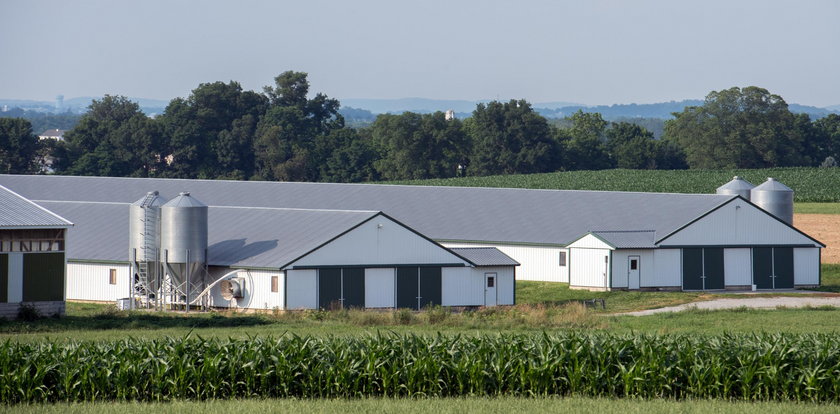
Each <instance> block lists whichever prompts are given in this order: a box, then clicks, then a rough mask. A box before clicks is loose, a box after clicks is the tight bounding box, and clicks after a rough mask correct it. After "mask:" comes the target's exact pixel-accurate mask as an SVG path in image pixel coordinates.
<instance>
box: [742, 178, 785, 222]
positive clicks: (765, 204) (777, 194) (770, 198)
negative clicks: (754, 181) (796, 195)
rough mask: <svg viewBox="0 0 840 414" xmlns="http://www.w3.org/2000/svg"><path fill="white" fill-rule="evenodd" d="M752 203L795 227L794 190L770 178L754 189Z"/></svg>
mask: <svg viewBox="0 0 840 414" xmlns="http://www.w3.org/2000/svg"><path fill="white" fill-rule="evenodd" d="M751 196H752V202H753V203H755V204H756V205H757V206H759V207H761V208H763V209H764V210H766V211H767V212H768V213H770V214H772V215H774V216H776V217H778V218H779V219H780V220H782V221H784V222H785V223H788V224H790V225H793V190H791V189H790V187H788V186H786V185H784V184H782V183H780V182H778V181H776V179H775V178H772V177H770V178H768V179H767V181H765V182H764V183H762V184H761V185H759V186H757V187H755V188H753V189H752V192H751Z"/></svg>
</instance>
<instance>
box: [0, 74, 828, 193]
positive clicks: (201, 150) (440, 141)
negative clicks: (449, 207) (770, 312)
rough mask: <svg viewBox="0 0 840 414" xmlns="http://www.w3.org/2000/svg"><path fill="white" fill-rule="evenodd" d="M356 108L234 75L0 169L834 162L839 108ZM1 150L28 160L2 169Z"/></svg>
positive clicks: (314, 176) (191, 173)
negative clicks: (256, 86) (648, 113)
mask: <svg viewBox="0 0 840 414" xmlns="http://www.w3.org/2000/svg"><path fill="white" fill-rule="evenodd" d="M441 109H445V108H441ZM359 112H360V111H358V110H352V108H351V109H346V108H345V109H344V110H340V103H339V101H338V100H336V99H334V98H330V97H328V96H327V95H325V94H322V93H315V94H314V96H313V94H312V93H310V85H309V81H308V80H307V74H306V73H302V72H293V71H288V72H284V73H282V74H280V75H278V76H277V77H276V78H275V79H274V84H273V85H271V86H266V87H265V88H264V89H263V91H262V92H254V91H244V90H242V87H241V86H240V84H239V83H237V82H233V81H231V82H228V83H224V82H213V83H204V84H201V85H199V86H198V87H197V88H196V89H194V90H193V91H192V92H191V94H190V95H189V96H188V97H186V98H176V99H173V100H172V101H171V102H170V103H169V105H168V106H167V107H166V109H165V111H164V112H163V113H162V114H161V115H160V116H158V117H156V118H149V117H147V116H146V115H145V114H143V112H142V111H141V110H140V107H139V106H138V104H137V103H135V102H131V101H130V100H128V99H127V98H125V97H121V96H107V95H106V96H105V97H104V98H102V99H98V100H94V101H93V102H92V103H91V105H90V107H89V109H88V112H87V113H85V114H84V115H82V116H81V118H80V119H79V120H78V123H77V124H75V126H74V127H73V128H72V129H71V130H69V131H68V132H67V133H66V135H65V137H66V142H54V141H51V140H45V141H43V142H37V143H36V147H35V150H34V153H33V150H32V149H31V148H29V147H21V146H14V145H8V146H5V147H4V150H5V152H4V153H3V154H0V156H3V157H4V159H3V160H5V161H6V162H7V167H6V168H5V171H7V172H19V173H32V172H39V171H40V172H55V173H58V174H74V175H100V176H135V177H173V178H208V179H216V178H224V179H238V180H246V179H252V180H283V181H333V182H336V181H337V182H358V181H376V180H381V179H385V180H406V179H428V178H447V177H455V176H487V175H495V174H528V173H542V172H553V171H575V170H602V169H612V168H627V169H660V170H671V169H685V168H693V169H710V168H763V167H786V166H823V167H836V166H837V165H838V160H840V132H838V131H840V116H837V115H829V116H826V117H823V118H820V119H818V120H816V121H812V120H811V119H810V118H809V116H808V115H806V114H793V113H792V112H791V111H790V110H789V108H788V105H787V103H786V102H785V101H784V100H783V99H782V98H781V97H780V96H778V95H773V94H771V93H770V92H768V91H767V90H765V89H762V88H758V87H747V88H743V89H741V88H731V89H727V90H723V91H713V92H711V93H710V94H709V95H708V96H707V97H706V100H705V101H703V102H702V105H699V106H691V107H687V108H685V109H684V110H683V112H681V113H675V114H674V116H675V119H673V120H670V121H667V122H666V123H665V126H664V133H663V134H662V137H661V138H662V139H657V138H656V137H655V136H654V134H653V133H651V132H650V131H649V130H648V129H646V128H645V127H643V125H649V124H650V123H649V122H644V120H641V119H640V120H623V121H617V122H608V121H606V120H604V119H603V117H602V116H601V114H599V113H593V112H591V111H589V112H584V111H582V110H578V111H577V112H576V113H574V114H572V115H571V116H569V117H567V118H565V119H563V120H561V121H559V122H552V123H549V122H548V121H547V120H546V119H545V118H544V117H543V116H542V115H540V113H539V112H537V111H536V110H535V109H534V108H532V107H531V104H529V103H528V102H526V101H524V100H511V101H508V102H498V101H493V102H489V103H482V104H478V105H477V106H476V109H475V111H473V113H472V114H471V116H469V117H468V118H467V119H465V120H463V121H461V120H458V119H451V118H448V117H447V116H446V115H445V114H444V113H443V112H435V113H431V114H417V113H412V112H406V113H402V114H382V115H379V116H377V117H376V118H375V119H373V120H370V119H366V120H364V122H362V123H359V122H356V121H358V119H356V118H352V119H354V120H355V121H352V123H353V124H354V125H357V126H359V125H362V126H363V127H359V128H350V127H348V126H346V124H345V118H344V115H343V114H342V113H346V114H348V115H349V116H351V117H359V116H360V114H359ZM4 121H5V122H7V123H8V122H11V121H14V122H26V121H22V120H12V119H8V118H7V119H5V120H4ZM651 127H652V128H653V127H655V129H657V130H658V129H659V127H661V125H653V126H651ZM23 129H25V128H23ZM15 130H16V131H17V130H21V128H20V127H18V128H17V129H15ZM8 131H9V128H0V141H2V142H7V141H8V142H13V141H14V139H17V138H14V137H13V136H12V135H10V133H9V132H8ZM15 134H17V132H15ZM30 135H31V134H30ZM33 154H34V155H33ZM12 159H17V160H33V162H29V163H24V164H26V165H22V164H21V163H20V162H17V161H16V166H14V167H12V166H10V164H8V163H9V162H10V161H9V160H12ZM3 160H0V161H3Z"/></svg>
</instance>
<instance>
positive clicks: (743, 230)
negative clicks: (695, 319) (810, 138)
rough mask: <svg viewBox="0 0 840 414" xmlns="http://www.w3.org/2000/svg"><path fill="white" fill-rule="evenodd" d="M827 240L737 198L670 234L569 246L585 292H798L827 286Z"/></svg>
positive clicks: (576, 280)
mask: <svg viewBox="0 0 840 414" xmlns="http://www.w3.org/2000/svg"><path fill="white" fill-rule="evenodd" d="M822 247H825V246H824V245H823V244H822V243H820V242H819V241H817V240H815V239H813V238H811V237H810V236H808V235H806V234H804V233H802V232H801V231H799V230H797V229H796V228H794V227H793V226H791V225H789V224H788V223H786V222H784V221H782V220H780V219H778V218H777V217H775V216H773V215H772V214H770V213H768V212H767V211H765V210H763V209H761V208H759V207H757V206H756V205H754V204H752V203H750V202H749V201H747V200H745V199H743V198H741V197H735V198H733V199H731V200H729V201H728V202H726V203H724V204H722V205H720V206H718V207H716V208H714V209H712V210H710V211H708V212H706V213H705V214H703V215H701V216H699V217H697V218H696V219H694V220H691V221H690V222H688V223H686V224H685V225H683V226H681V227H679V228H677V229H675V230H673V231H671V232H669V233H666V234H659V233H658V232H657V231H654V230H613V231H607V230H602V231H593V232H589V233H587V234H585V235H583V236H582V237H580V238H579V239H578V240H576V241H574V242H573V243H571V244H570V245H569V250H570V255H571V259H570V260H571V265H572V266H573V268H574V271H573V273H572V280H571V283H570V285H571V286H572V287H576V288H584V289H598V290H611V289H631V290H634V289H647V290H723V289H739V290H740V289H751V288H752V286H753V285H755V287H756V288H757V289H793V288H804V287H813V286H818V285H819V283H820V266H819V264H820V248H822Z"/></svg>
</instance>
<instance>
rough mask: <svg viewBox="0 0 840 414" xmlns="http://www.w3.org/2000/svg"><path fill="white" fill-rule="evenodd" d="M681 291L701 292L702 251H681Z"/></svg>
mask: <svg viewBox="0 0 840 414" xmlns="http://www.w3.org/2000/svg"><path fill="white" fill-rule="evenodd" d="M682 271H683V290H703V249H683V251H682Z"/></svg>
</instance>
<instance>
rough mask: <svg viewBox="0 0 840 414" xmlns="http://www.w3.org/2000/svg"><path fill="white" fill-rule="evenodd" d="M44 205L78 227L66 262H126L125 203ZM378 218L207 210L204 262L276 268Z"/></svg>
mask: <svg viewBox="0 0 840 414" xmlns="http://www.w3.org/2000/svg"><path fill="white" fill-rule="evenodd" d="M44 205H46V206H47V207H49V208H50V209H52V210H54V211H56V212H59V213H60V214H62V215H64V216H66V217H70V218H71V219H72V220H73V221H74V222H75V223H76V226H75V227H74V228H73V229H71V230H70V231H68V235H67V239H68V242H67V258H68V259H79V260H99V261H121V262H126V261H128V259H129V255H128V243H129V238H128V222H129V213H128V211H129V203H100V202H68V201H47V202H44ZM377 214H379V212H376V211H319V210H294V209H275V208H241V207H210V208H209V210H208V221H209V228H208V239H209V240H208V249H207V256H208V258H207V261H208V264H210V265H213V266H231V267H236V266H243V267H267V268H280V267H281V266H284V265H286V264H288V263H289V262H291V261H293V260H295V259H297V258H299V257H301V256H303V255H305V254H306V253H309V252H310V251H312V250H314V249H316V248H317V247H319V246H321V245H322V244H324V243H326V242H328V241H330V240H332V239H333V238H335V237H336V236H339V235H341V234H342V233H344V232H345V231H347V230H349V229H351V228H353V227H354V226H356V225H358V224H361V223H362V222H364V221H366V220H368V219H370V218H372V217H374V216H376V215H377Z"/></svg>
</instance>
